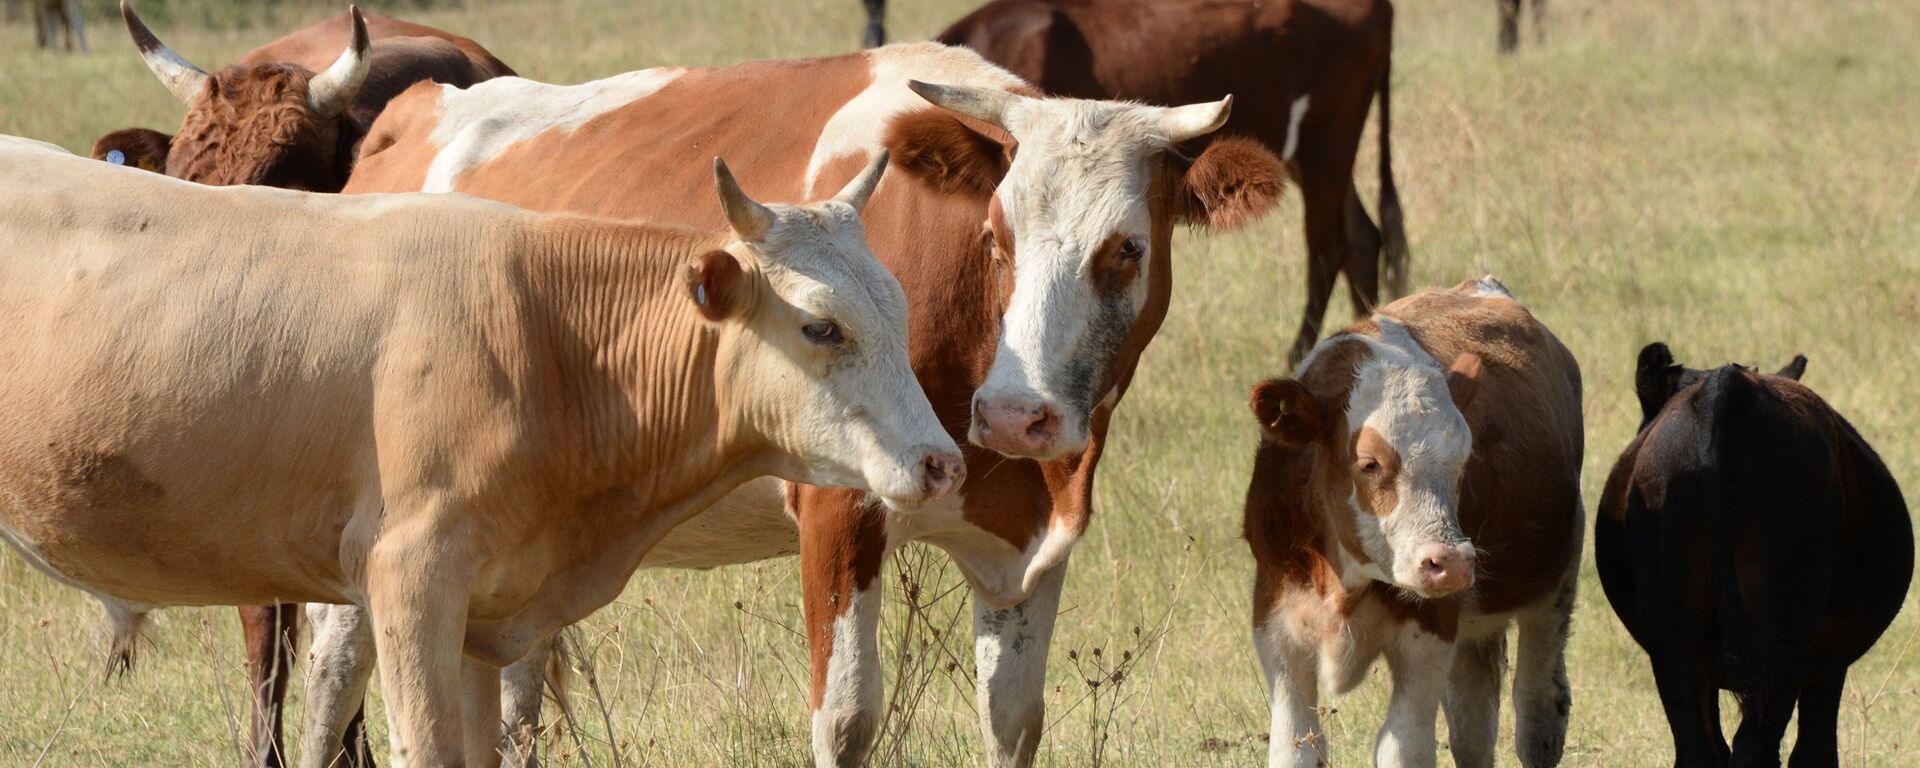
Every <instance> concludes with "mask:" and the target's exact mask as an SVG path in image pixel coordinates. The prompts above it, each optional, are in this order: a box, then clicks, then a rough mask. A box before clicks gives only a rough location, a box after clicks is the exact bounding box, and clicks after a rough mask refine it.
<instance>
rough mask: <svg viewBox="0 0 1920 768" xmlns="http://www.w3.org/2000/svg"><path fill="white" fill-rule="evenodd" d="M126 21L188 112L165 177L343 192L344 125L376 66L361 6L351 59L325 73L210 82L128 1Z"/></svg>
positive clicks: (278, 67)
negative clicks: (174, 50) (169, 44)
mask: <svg viewBox="0 0 1920 768" xmlns="http://www.w3.org/2000/svg"><path fill="white" fill-rule="evenodd" d="M120 13H121V15H122V16H123V17H124V18H125V19H126V22H127V30H128V32H129V33H131V34H132V35H133V41H134V44H135V45H137V46H139V48H140V56H141V58H143V59H145V60H146V63H147V67H148V68H149V69H151V70H153V74H154V76H155V77H158V78H159V79H160V82H161V84H163V85H165V86H167V89H168V90H170V91H172V92H173V95H174V96H175V97H177V98H179V99H180V101H181V103H184V104H186V105H187V115H186V117H185V118H184V119H183V120H182V121H181V124H180V131H179V133H176V134H174V135H173V136H172V137H170V138H169V140H168V141H169V145H170V151H168V152H167V153H165V154H164V155H163V157H164V165H160V166H159V167H161V168H163V169H164V170H165V171H166V174H167V175H169V176H173V177H175V178H180V179H186V180H188V181H194V182H199V183H202V184H213V185H229V184H262V185H267V186H275V187H284V188H289V189H306V190H315V191H334V190H338V189H339V188H340V186H341V185H342V184H344V183H345V181H346V180H345V178H344V170H343V169H344V167H345V163H344V162H343V161H344V160H345V158H342V157H341V156H340V155H341V152H342V149H341V146H340V145H341V141H340V130H341V120H342V119H343V116H344V115H345V114H346V111H347V108H348V107H349V106H351V105H352V104H353V99H354V96H355V95H356V94H357V93H358V92H359V89H360V86H361V84H362V83H364V82H365V81H366V78H367V72H368V67H369V63H370V48H371V43H370V41H369V39H368V36H367V22H366V18H365V17H364V16H362V15H361V14H360V11H359V9H358V8H355V9H354V10H353V12H352V16H353V36H352V39H351V40H348V41H345V42H347V43H348V45H347V48H346V51H345V52H344V53H342V54H341V55H340V58H339V59H338V60H337V61H335V62H334V64H333V66H331V67H328V68H327V70H326V71H324V72H320V73H317V74H316V73H314V72H311V71H309V70H307V69H305V68H304V67H300V66H298V65H294V64H279V63H275V64H257V65H251V66H242V65H236V66H231V67H227V68H225V69H222V70H220V71H218V72H215V73H213V74H208V73H207V72H206V71H205V70H202V69H200V68H199V67H197V66H194V64H193V62H191V61H188V60H186V59H185V58H183V57H181V56H180V55H179V54H176V53H174V52H173V49H171V48H168V47H167V45H166V44H165V43H162V42H160V39H159V38H158V37H155V36H154V34H153V32H152V31H151V30H149V29H147V25H146V24H145V23H143V22H141V21H140V17H139V16H138V15H137V14H135V13H134V12H133V8H132V6H129V5H127V4H126V3H125V2H122V3H121V4H120ZM124 133H126V132H124V131H122V132H116V133H114V134H109V135H108V136H107V137H106V138H103V139H102V140H101V141H102V142H103V143H105V142H108V141H109V140H111V139H114V138H115V137H119V136H122V134H124ZM155 135H158V136H165V134H157V133H156V134H155ZM147 138H149V139H150V138H151V137H150V136H149V137H147ZM112 149H114V148H113V147H109V148H108V150H107V152H111V151H112ZM122 152H123V157H125V156H126V155H125V154H124V152H125V150H124V149H123V150H122ZM104 155H105V153H101V152H99V151H98V149H97V148H96V157H101V158H102V159H107V158H106V157H105V156H104ZM142 157H148V158H151V157H153V153H151V152H149V153H146V154H144V155H142Z"/></svg>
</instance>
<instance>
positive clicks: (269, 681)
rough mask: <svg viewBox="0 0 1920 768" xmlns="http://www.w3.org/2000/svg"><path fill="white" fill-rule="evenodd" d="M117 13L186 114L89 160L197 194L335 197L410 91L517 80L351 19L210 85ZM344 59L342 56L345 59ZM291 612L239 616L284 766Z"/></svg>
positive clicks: (398, 25)
mask: <svg viewBox="0 0 1920 768" xmlns="http://www.w3.org/2000/svg"><path fill="white" fill-rule="evenodd" d="M120 13H121V16H122V17H123V18H125V20H126V23H127V31H128V32H129V33H130V34H132V36H133V41H134V44H135V45H137V46H138V47H139V49H140V54H141V57H142V58H144V59H145V60H146V63H147V66H148V67H149V68H150V69H152V70H153V73H154V75H155V76H156V77H158V78H160V82H161V83H162V84H164V85H166V86H167V88H168V89H169V90H170V91H172V92H173V94H174V95H175V96H177V97H179V99H180V101H181V102H183V103H184V104H186V105H187V114H186V116H185V118H183V119H182V121H181V129H180V132H179V133H177V134H173V135H169V134H165V133H161V132H159V131H155V130H150V129H146V128H128V129H125V130H120V131H115V132H113V133H110V134H107V135H106V136H105V137H102V138H101V139H100V140H99V141H97V142H95V144H94V147H93V152H92V154H93V157H94V158H95V159H99V160H106V161H108V162H113V163H117V164H123V165H131V166H135V167H138V168H144V169H146V170H150V171H155V172H159V173H165V174H167V175H169V176H174V177H177V178H182V179H186V180H188V181H195V182H199V183H202V184H212V185H228V184H262V185H267V186H276V187H286V188H292V189H304V190H308V191H314V192H338V191H340V188H341V187H342V186H343V185H345V184H346V180H347V174H348V171H349V170H351V164H352V161H353V158H354V157H355V155H356V154H357V151H356V150H357V148H358V146H359V142H360V139H361V138H363V137H364V136H365V135H366V131H367V127H368V126H369V125H372V124H373V121H374V118H376V117H379V115H380V111H381V110H382V109H383V108H385V107H386V104H387V102H388V101H389V100H391V99H392V98H393V97H394V96H396V95H398V94H399V93H400V92H401V91H404V90H406V88H407V87H408V86H410V85H412V84H414V83H416V82H419V81H421V80H433V81H435V82H440V83H447V84H452V85H459V86H467V85H472V84H474V83H477V82H480V81H483V80H488V79H491V78H494V77H499V76H503V75H512V74H514V72H513V69H512V68H510V67H508V66H507V65H506V64H504V63H502V62H501V61H500V60H499V59H497V58H495V57H494V56H493V54H492V53H489V52H488V51H487V49H486V48H484V47H482V46H481V45H480V44H479V43H476V42H474V41H473V40H470V39H467V38H465V37H460V36H458V35H452V34H448V33H446V32H442V31H440V30H437V29H434V28H432V27H427V26H422V25H419V24H412V23H409V22H405V21H401V20H399V19H394V18H389V17H386V16H379V15H374V14H363V13H362V12H361V11H360V10H359V9H358V8H351V9H349V10H348V11H347V12H345V13H341V14H339V15H337V16H334V17H332V18H329V19H326V20H324V21H321V22H319V23H316V24H313V25H311V26H308V27H306V28H304V29H301V30H298V31H296V32H293V33H290V34H288V35H286V36H284V37H281V38H280V39H278V40H275V41H273V42H271V43H268V44H266V45H263V46H261V47H259V48H256V49H254V50H253V51H251V52H249V53H247V54H246V55H245V56H242V57H240V59H239V61H237V62H235V63H234V64H232V65H230V66H228V67H226V68H224V69H221V70H219V71H217V72H214V73H211V74H209V73H207V72H206V71H204V70H202V69H200V68H199V67H197V66H194V64H193V63H192V62H190V61H188V60H186V59H185V58H183V57H181V56H180V55H179V54H176V53H174V52H173V50H172V49H171V48H168V47H167V45H166V44H165V43H162V42H161V41H160V39H159V38H158V37H157V36H155V35H154V34H153V32H152V30H149V29H148V28H147V25H146V24H145V23H144V22H142V21H141V20H140V17H139V15H138V14H136V13H134V11H133V8H132V7H131V6H130V5H128V4H127V3H126V2H122V3H121V4H120ZM343 51H344V52H343ZM299 616H300V606H299V605H297V604H285V605H278V606H256V607H249V608H241V609H240V620H241V624H242V626H243V627H244V628H245V632H246V638H247V662H248V670H249V673H250V676H251V678H252V684H253V694H254V695H253V705H254V706H253V737H252V739H251V741H250V742H249V746H250V749H251V750H252V752H253V756H254V758H255V759H256V760H258V761H259V763H260V764H262V765H267V766H279V765H281V764H282V763H283V760H284V749H283V746H282V741H281V717H282V710H283V703H284V702H285V700H286V694H287V686H288V684H289V681H290V680H291V672H292V669H293V649H294V647H295V644H296V641H297V637H298V634H299ZM343 742H344V744H343V746H344V747H345V748H346V754H347V755H348V759H347V763H348V764H350V765H371V764H372V758H371V755H370V753H369V752H368V750H367V746H366V742H365V738H364V735H363V729H362V727H361V717H360V716H359V715H356V716H355V717H354V720H353V722H352V724H351V725H350V726H349V727H348V728H347V732H346V736H345V738H344V739H343Z"/></svg>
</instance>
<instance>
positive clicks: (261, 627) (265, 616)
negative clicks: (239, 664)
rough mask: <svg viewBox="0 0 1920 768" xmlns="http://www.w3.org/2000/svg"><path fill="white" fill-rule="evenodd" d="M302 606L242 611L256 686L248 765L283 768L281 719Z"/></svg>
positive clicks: (249, 674)
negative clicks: (281, 767)
mask: <svg viewBox="0 0 1920 768" xmlns="http://www.w3.org/2000/svg"><path fill="white" fill-rule="evenodd" d="M299 610H300V606H299V605H298V604H294V603H286V604H281V605H250V606H245V607H242V608H241V609H240V627H241V630H242V631H243V632H244V633H245V634H246V637H247V677H248V678H249V682H250V683H251V684H252V686H253V736H252V738H251V739H250V740H249V742H248V745H247V749H248V752H249V753H250V754H249V756H248V758H249V759H248V764H250V765H263V766H268V767H269V768H280V766H282V765H285V764H286V748H285V746H284V745H283V743H282V742H281V740H280V719H281V714H282V712H283V708H284V707H285V705H286V701H287V682H288V681H290V680H292V679H293V648H294V644H295V643H298V642H299V638H300V614H299V613H298V611H299Z"/></svg>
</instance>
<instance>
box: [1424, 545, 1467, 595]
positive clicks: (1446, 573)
mask: <svg viewBox="0 0 1920 768" xmlns="http://www.w3.org/2000/svg"><path fill="white" fill-rule="evenodd" d="M1419 555H1420V583H1421V586H1422V588H1424V589H1425V590H1426V591H1427V592H1429V593H1435V594H1444V593H1447V592H1458V591H1460V590H1463V589H1466V588H1468V587H1471V586H1473V545H1472V544H1465V543H1462V544H1452V545H1448V544H1428V545H1426V546H1423V547H1421V548H1420V552H1419Z"/></svg>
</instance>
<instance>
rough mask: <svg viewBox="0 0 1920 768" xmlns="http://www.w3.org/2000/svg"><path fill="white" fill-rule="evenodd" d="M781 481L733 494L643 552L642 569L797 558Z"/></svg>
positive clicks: (762, 480) (764, 481)
mask: <svg viewBox="0 0 1920 768" xmlns="http://www.w3.org/2000/svg"><path fill="white" fill-rule="evenodd" d="M781 485H782V483H781V481H780V480H779V479H777V478H771V477H763V478H760V479H758V480H754V481H752V482H749V483H747V484H745V485H742V486H740V487H739V488H737V489H735V490H734V491H733V492H732V493H729V494H727V495H726V497H725V498H722V499H721V500H720V501H718V502H715V503H714V505H713V506H711V507H708V508H707V509H706V511H704V512H701V513H700V514H699V515H697V516H695V517H694V518H693V519H692V520H688V521H687V522H684V523H681V524H680V525H679V527H676V528H674V529H673V531H672V532H670V533H668V534H667V536H666V538H664V539H662V540H661V541H660V543H659V544H656V545H654V546H653V548H652V549H650V550H648V551H647V556H646V558H645V559H644V560H642V561H641V562H640V566H641V567H642V568H715V567H719V566H722V565H739V564H741V563H752V562H757V561H760V560H767V559H771V558H775V557H786V556H789V555H795V554H799V552H800V531H799V528H798V527H796V526H795V524H794V520H793V517H792V516H790V515H788V514H787V510H786V505H785V503H784V497H783V494H782V492H781Z"/></svg>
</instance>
